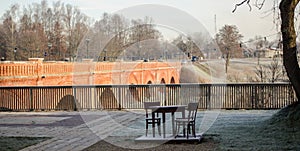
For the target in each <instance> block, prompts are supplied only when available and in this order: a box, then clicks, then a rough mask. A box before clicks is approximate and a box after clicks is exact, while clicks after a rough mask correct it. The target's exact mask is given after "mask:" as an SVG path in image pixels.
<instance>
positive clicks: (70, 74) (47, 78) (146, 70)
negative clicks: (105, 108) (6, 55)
mask: <svg viewBox="0 0 300 151" xmlns="http://www.w3.org/2000/svg"><path fill="white" fill-rule="evenodd" d="M180 69H181V64H180V63H179V62H141V61H140V62H139V61H136V62H121V61H120V62H92V61H83V62H43V60H42V59H31V61H27V62H1V63H0V85H1V86H57V85H66V86H68V85H100V84H160V83H165V84H170V83H179V76H180V75H179V72H180Z"/></svg>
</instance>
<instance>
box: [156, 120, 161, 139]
mask: <svg viewBox="0 0 300 151" xmlns="http://www.w3.org/2000/svg"><path fill="white" fill-rule="evenodd" d="M157 129H158V134H159V136H161V126H160V121H159V122H157Z"/></svg>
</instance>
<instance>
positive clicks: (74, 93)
mask: <svg viewBox="0 0 300 151" xmlns="http://www.w3.org/2000/svg"><path fill="white" fill-rule="evenodd" d="M73 95H74V101H75V102H74V104H75V108H74V111H77V110H78V109H77V98H76V87H73Z"/></svg>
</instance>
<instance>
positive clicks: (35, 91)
mask: <svg viewBox="0 0 300 151" xmlns="http://www.w3.org/2000/svg"><path fill="white" fill-rule="evenodd" d="M296 100H297V99H296V96H295V93H294V90H293V88H292V86H291V85H290V84H289V83H280V84H250V83H249V84H168V85H95V86H47V87H46V86H35V87H0V110H9V111H11V110H12V111H31V110H84V109H142V108H143V102H145V101H160V102H161V105H176V104H177V105H181V104H187V103H188V102H198V103H199V109H278V108H282V107H284V106H286V105H289V104H291V103H293V102H295V101H296Z"/></svg>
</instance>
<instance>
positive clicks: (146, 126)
mask: <svg viewBox="0 0 300 151" xmlns="http://www.w3.org/2000/svg"><path fill="white" fill-rule="evenodd" d="M147 134H148V123H146V136H147Z"/></svg>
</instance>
